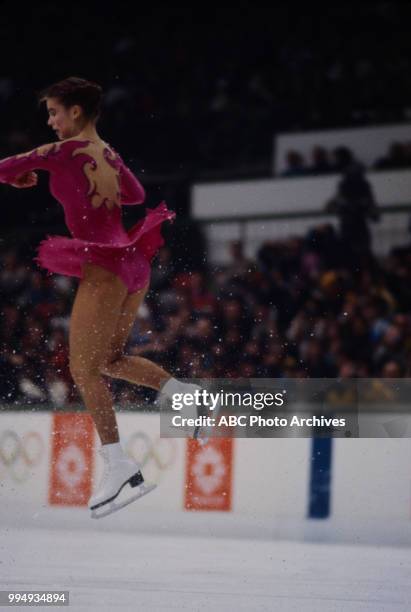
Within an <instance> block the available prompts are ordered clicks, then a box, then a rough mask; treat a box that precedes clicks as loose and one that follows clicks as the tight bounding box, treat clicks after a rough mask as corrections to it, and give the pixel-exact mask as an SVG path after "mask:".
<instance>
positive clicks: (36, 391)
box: [0, 224, 411, 405]
mask: <svg viewBox="0 0 411 612" xmlns="http://www.w3.org/2000/svg"><path fill="white" fill-rule="evenodd" d="M229 249H230V254H231V262H230V263H228V264H226V265H224V266H220V267H218V268H213V269H211V268H204V267H203V268H202V269H192V270H187V271H177V272H176V269H175V266H174V264H173V259H172V257H171V252H170V250H169V248H168V247H163V248H162V249H161V251H160V252H159V254H158V256H157V258H156V260H155V265H154V267H153V272H152V280H151V288H150V291H149V293H148V294H147V297H146V300H145V302H144V304H143V305H142V307H141V309H140V311H139V313H138V317H137V319H136V323H135V325H134V328H133V329H132V332H131V334H130V338H129V341H128V344H127V347H126V351H127V352H128V353H129V354H135V355H142V356H144V357H148V358H150V359H153V360H154V361H155V362H156V363H158V364H160V365H162V366H163V367H165V368H167V369H168V370H170V371H171V372H172V373H173V374H174V375H175V376H177V377H184V378H187V377H193V378H231V377H234V378H237V377H247V378H248V377H265V378H276V377H314V378H323V377H342V378H352V377H354V378H355V377H389V378H397V377H409V376H411V366H410V364H411V359H410V357H411V315H410V312H411V246H405V247H404V248H396V249H394V250H393V251H392V252H391V253H390V254H389V255H388V256H387V257H386V258H384V259H383V260H377V259H376V258H375V257H374V256H373V255H372V254H371V252H367V253H363V254H362V256H361V257H357V258H355V259H353V258H350V257H348V258H347V249H346V247H345V245H344V244H343V243H342V242H341V240H340V237H339V235H338V234H337V233H336V231H335V229H334V228H333V226H332V225H328V224H325V225H320V226H317V227H313V228H312V229H311V230H310V231H309V232H308V233H307V235H306V236H295V237H289V238H285V239H284V240H279V241H269V242H265V243H264V244H262V245H261V247H260V248H259V249H258V252H257V253H256V256H255V258H248V257H247V256H245V254H244V252H243V247H242V244H241V243H240V242H233V243H230V245H229ZM0 265H1V270H0V296H1V297H0V300H1V308H0V343H1V345H0V346H1V352H0V363H1V367H0V396H1V397H0V399H1V402H5V403H14V404H20V403H21V404H22V405H26V404H27V403H31V404H39V403H40V404H42V403H49V402H51V403H52V404H53V405H65V404H67V403H72V402H75V403H78V402H79V401H80V398H79V396H78V393H77V390H76V388H75V386H74V384H73V381H72V379H71V376H70V371H69V358H68V328H69V320H70V311H71V306H72V302H73V298H74V295H75V290H76V287H77V283H78V281H77V280H76V279H72V278H68V277H61V276H56V275H48V274H45V273H44V272H43V271H39V270H38V269H35V268H34V266H31V265H30V262H29V261H27V259H24V258H22V257H21V255H20V253H19V251H18V250H17V249H10V250H7V251H4V252H3V253H2V255H1V260H0ZM109 384H110V386H111V389H112V391H113V393H114V395H115V398H116V401H117V402H118V403H121V404H127V403H133V402H136V401H144V399H148V400H151V399H154V398H155V395H156V393H155V392H154V391H150V390H148V389H144V388H142V387H138V386H135V385H131V384H129V383H127V382H123V381H117V380H111V381H109Z"/></svg>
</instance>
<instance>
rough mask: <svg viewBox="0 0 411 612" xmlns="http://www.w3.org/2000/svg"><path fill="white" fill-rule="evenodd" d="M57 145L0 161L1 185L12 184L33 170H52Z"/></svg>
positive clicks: (42, 147) (46, 146)
mask: <svg viewBox="0 0 411 612" xmlns="http://www.w3.org/2000/svg"><path fill="white" fill-rule="evenodd" d="M54 148H55V145H54V144H51V145H43V146H41V147H38V148H37V149H33V150H32V151H29V152H28V153H20V154H19V155H13V156H12V157H6V158H5V159H2V160H0V183H12V182H13V181H14V179H15V178H16V177H17V176H19V175H20V174H24V173H25V172H30V171H32V170H37V169H38V170H51V169H52V168H53V155H51V153H52V152H53V151H54Z"/></svg>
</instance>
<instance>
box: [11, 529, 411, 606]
mask: <svg viewBox="0 0 411 612" xmlns="http://www.w3.org/2000/svg"><path fill="white" fill-rule="evenodd" d="M410 578H411V552H410V549H408V548H393V547H372V546H364V545H342V544H329V543H328V544H318V543H310V542H285V541H275V540H270V541H264V540H261V539H249V538H247V539H246V538H244V539H234V538H221V537H211V538H204V537H192V536H182V535H170V536H164V535H154V534H140V533H136V532H133V531H131V530H130V531H129V532H128V533H124V532H121V531H120V532H115V531H109V532H104V531H102V530H100V531H95V530H92V529H90V530H85V529H77V528H76V527H73V528H72V529H59V528H55V529H47V528H44V527H37V528H35V527H30V528H27V527H21V528H18V527H17V526H13V527H5V526H4V525H3V526H2V527H1V528H0V589H2V590H9V589H15V590H24V589H27V590H50V589H54V590H68V591H70V607H69V608H45V607H41V608H40V607H36V608H35V609H36V610H40V609H41V610H43V609H44V610H46V609H47V610H52V609H67V610H70V611H71V612H77V611H83V610H84V612H86V611H87V612H90V611H97V610H98V611H100V610H110V611H115V610H121V611H124V612H126V611H127V612H128V611H130V612H131V611H133V612H135V611H140V610H144V611H145V612H157V611H170V610H171V611H173V610H178V611H181V610H187V611H189V612H196V611H201V612H208V611H210V612H211V611H212V612H220V611H221V612H230V611H234V610H235V611H239V612H242V611H247V612H254V611H260V610H268V611H275V612H283V611H286V612H292V611H294V610H295V611H297V610H298V611H299V612H321V611H327V612H334V611H341V612H361V611H363V610H364V611H365V610H369V611H372V612H380V611H381V612H382V611H386V612H395V611H404V612H405V611H406V610H410V609H411V579H410ZM7 609H9V608H7ZM15 609H22V610H23V609H24V610H27V609H28V608H15Z"/></svg>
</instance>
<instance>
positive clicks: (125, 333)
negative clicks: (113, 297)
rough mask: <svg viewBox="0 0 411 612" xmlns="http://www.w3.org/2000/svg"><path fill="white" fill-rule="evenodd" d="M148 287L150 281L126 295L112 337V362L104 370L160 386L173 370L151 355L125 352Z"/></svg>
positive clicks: (109, 360)
mask: <svg viewBox="0 0 411 612" xmlns="http://www.w3.org/2000/svg"><path fill="white" fill-rule="evenodd" d="M148 287H149V285H146V286H145V287H143V288H142V289H140V290H139V291H136V292H135V293H131V294H129V295H128V296H127V297H126V298H125V300H124V302H123V304H122V307H121V313H120V316H119V318H118V323H117V327H116V330H115V333H114V335H113V336H112V339H111V344H110V355H109V358H108V363H107V364H106V365H105V367H104V369H103V370H102V373H103V374H106V375H107V376H111V377H112V378H121V379H123V380H127V381H129V382H131V383H134V384H137V385H143V386H145V387H151V388H152V389H156V390H159V389H160V388H161V387H162V385H163V384H164V383H165V382H166V381H167V380H169V379H170V378H171V374H169V373H168V372H167V371H166V370H164V369H163V368H161V367H160V366H158V365H157V364H155V363H154V362H152V361H150V360H149V359H145V358H144V357H139V356H137V355H125V354H124V348H125V346H126V343H127V338H128V337H129V335H130V332H131V329H132V327H133V325H134V321H135V318H136V315H137V312H138V310H139V308H140V306H141V304H142V302H143V300H144V297H145V295H146V293H147V290H148Z"/></svg>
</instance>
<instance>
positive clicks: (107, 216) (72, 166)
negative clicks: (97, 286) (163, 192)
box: [0, 139, 175, 293]
mask: <svg viewBox="0 0 411 612" xmlns="http://www.w3.org/2000/svg"><path fill="white" fill-rule="evenodd" d="M36 169H40V170H47V171H48V172H49V173H50V192H51V193H52V195H53V196H54V197H55V198H56V199H57V200H58V201H59V202H60V204H61V205H62V206H63V208H64V215H65V221H66V224H67V227H68V229H69V231H70V233H71V235H72V238H68V237H67V238H66V237H64V236H49V235H48V236H47V239H46V240H43V241H42V242H41V243H40V245H39V247H38V253H37V255H38V256H37V257H35V258H34V259H35V261H37V263H38V264H39V265H40V266H42V267H43V268H46V269H47V270H48V271H49V272H55V273H57V274H64V275H68V276H76V277H78V278H83V265H84V264H85V263H94V264H97V265H99V266H101V267H103V268H105V269H106V270H109V271H110V272H112V273H114V274H116V275H117V276H118V277H120V278H121V280H122V281H123V282H124V284H125V285H126V286H127V288H128V293H133V292H135V291H138V290H139V289H141V288H142V287H144V286H145V285H146V284H147V283H148V282H149V279H150V272H151V260H152V258H153V257H154V255H155V254H156V253H157V251H158V249H159V248H160V247H161V246H162V245H163V244H164V239H163V237H162V235H161V225H162V223H163V222H164V221H165V220H169V221H172V220H174V218H175V213H174V212H173V211H171V210H169V209H168V208H167V205H166V203H165V202H161V203H160V204H159V205H158V206H157V207H156V208H148V209H147V214H146V216H145V218H144V219H142V220H141V221H139V222H138V223H136V224H135V225H134V226H133V227H132V228H131V229H130V230H129V231H126V230H125V228H124V226H123V223H122V215H121V206H122V205H124V204H126V205H133V204H142V203H143V202H144V199H145V192H144V189H143V187H142V186H141V184H140V182H139V181H138V179H137V178H136V177H135V176H134V174H133V173H132V172H131V171H130V170H129V168H127V166H126V165H125V164H124V162H123V160H122V159H121V157H120V156H119V155H118V153H116V152H115V151H114V149H113V148H112V147H109V146H108V145H107V144H106V143H104V148H103V147H102V146H101V145H100V146H98V145H97V144H96V143H93V141H91V140H78V139H68V140H65V141H61V142H56V143H52V144H49V145H44V146H42V147H38V148H37V149H34V150H33V151H30V152H29V153H23V154H20V155H15V156H13V157H8V158H6V159H4V160H2V161H0V182H2V183H12V182H13V181H14V179H15V178H16V177H17V176H19V175H21V174H24V173H25V172H29V171H32V170H36ZM113 179H114V180H113Z"/></svg>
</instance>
